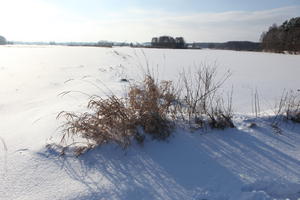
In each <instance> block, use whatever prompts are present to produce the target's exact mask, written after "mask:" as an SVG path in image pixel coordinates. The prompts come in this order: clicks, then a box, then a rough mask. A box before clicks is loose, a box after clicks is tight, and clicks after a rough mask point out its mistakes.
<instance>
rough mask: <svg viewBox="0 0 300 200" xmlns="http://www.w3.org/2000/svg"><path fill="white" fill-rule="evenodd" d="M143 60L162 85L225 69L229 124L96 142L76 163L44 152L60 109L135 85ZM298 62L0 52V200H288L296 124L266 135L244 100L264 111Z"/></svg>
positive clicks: (216, 54)
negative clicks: (205, 68)
mask: <svg viewBox="0 0 300 200" xmlns="http://www.w3.org/2000/svg"><path fill="white" fill-rule="evenodd" d="M147 63H148V65H149V66H150V67H153V68H152V69H153V72H154V73H157V74H158V75H159V77H160V78H161V79H167V80H168V79H171V80H175V79H176V78H177V76H178V72H180V71H181V70H182V69H183V68H185V69H187V68H192V69H193V67H195V66H197V65H201V64H210V65H214V64H216V65H217V66H218V73H219V75H222V73H224V72H226V71H227V70H230V71H231V72H232V76H231V77H230V79H229V80H228V82H226V85H224V94H225V93H226V92H227V91H229V90H230V89H231V87H232V86H233V88H234V89H233V94H234V97H233V103H234V106H235V107H234V108H235V111H236V113H239V114H236V115H235V117H234V123H235V125H236V127H237V128H234V129H226V130H217V131H212V130H199V131H193V132H187V131H186V130H182V129H180V128H178V129H176V130H175V132H174V133H173V134H172V136H171V137H170V138H169V139H168V140H167V141H166V142H165V141H155V140H151V139H148V140H147V141H146V142H145V144H144V145H143V146H139V145H138V144H133V146H131V147H130V148H128V149H126V150H123V149H120V148H119V147H117V146H114V145H105V146H103V147H100V148H97V149H94V150H91V151H89V152H87V153H86V154H85V155H83V156H80V157H78V158H76V157H74V156H72V155H68V154H67V155H66V156H64V157H61V156H59V152H57V151H55V149H52V150H49V149H47V148H45V145H46V144H47V143H49V142H57V141H59V135H60V132H59V130H58V127H59V125H60V123H61V122H60V121H59V120H56V115H57V114H58V113H59V112H60V111H62V110H67V111H78V112H80V111H84V110H85V109H86V108H85V106H86V103H87V99H88V97H87V96H86V95H85V94H84V93H87V94H90V95H91V94H98V95H105V94H107V93H109V92H110V91H109V90H108V88H109V89H110V90H112V91H113V92H114V93H116V94H119V95H122V94H123V87H124V84H126V83H123V82H120V79H121V78H126V79H133V80H136V79H137V78H138V77H139V76H140V75H141V74H142V72H141V66H144V67H145V66H146V65H147ZM299 63H300V57H299V56H294V55H284V54H272V53H258V52H236V51H224V50H223V51H222V50H166V49H132V48H121V47H120V48H93V47H62V46H3V47H2V46H1V47H0V85H1V89H0V121H1V123H0V164H1V165H0V199H5V200H15V199H17V200H27V199H28V200H29V199H49V200H55V199H66V200H71V199H79V200H81V199H82V200H84V199H92V200H93V199H95V200H96V199H97V200H98V199H112V200H120V199H130V200H132V199H133V200H134V199H147V200H148V199H149V200H150V199H151V200H152V199H162V200H168V199H170V200H176V199H178V200H179V199H180V200H181V199H187V200H189V199H191V200H194V199H195V200H204V199H207V200H226V199H228V200H236V199H241V200H264V199H265V200H271V199H291V200H297V199H299V198H300V125H299V124H294V123H292V122H282V123H281V124H279V126H280V128H281V130H282V133H281V134H279V133H277V132H275V131H274V130H273V129H272V128H271V126H270V123H271V121H272V117H271V116H263V117H261V118H259V119H255V118H254V117H253V116H252V113H251V110H252V107H251V99H252V98H253V97H252V93H253V91H254V90H255V89H257V90H258V92H259V95H260V99H261V109H262V111H264V110H270V109H272V108H273V105H274V104H275V102H276V100H278V98H280V96H281V94H282V91H283V89H287V90H289V89H294V90H297V89H299V88H300V79H299V74H300V66H299ZM65 91H73V92H70V93H68V94H67V95H63V93H62V92H65ZM251 123H255V124H256V126H255V127H252V128H251V127H250V124H251Z"/></svg>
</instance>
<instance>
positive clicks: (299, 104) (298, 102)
mask: <svg viewBox="0 0 300 200" xmlns="http://www.w3.org/2000/svg"><path fill="white" fill-rule="evenodd" d="M284 119H287V120H291V121H293V122H296V123H300V95H299V93H297V92H295V91H292V90H291V91H288V92H286V91H283V93H282V96H281V98H280V101H279V103H278V104H277V105H275V117H274V118H273V121H272V124H271V126H272V127H278V125H279V123H280V122H281V121H282V120H284Z"/></svg>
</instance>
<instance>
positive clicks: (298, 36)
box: [261, 17, 300, 53]
mask: <svg viewBox="0 0 300 200" xmlns="http://www.w3.org/2000/svg"><path fill="white" fill-rule="evenodd" d="M261 42H262V48H263V49H264V50H266V51H271V52H278V53H281V52H285V51H287V52H290V53H297V52H298V53H299V52H300V17H296V18H292V19H290V20H287V21H285V22H284V23H283V24H282V25H280V26H277V25H276V24H273V25H272V26H271V27H270V28H269V30H268V31H267V32H264V33H262V35H261Z"/></svg>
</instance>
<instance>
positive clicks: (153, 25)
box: [0, 0, 300, 42]
mask: <svg viewBox="0 0 300 200" xmlns="http://www.w3.org/2000/svg"><path fill="white" fill-rule="evenodd" d="M0 2H1V8H2V11H1V12H0V24H1V27H0V35H4V36H5V37H7V38H8V39H9V40H25V41H98V40H112V41H127V42H129V41H130V42H146V41H150V40H151V37H153V36H159V35H172V36H183V37H185V39H186V40H187V41H189V42H193V41H201V42H207V41H215V42H222V41H228V40H252V41H258V39H259V36H260V34H261V32H262V31H264V30H267V29H268V27H269V26H270V25H271V24H273V23H278V24H280V23H282V22H283V21H284V20H286V19H289V18H291V17H296V16H300V0H252V1H242V0H205V1H204V0H152V1H150V0H26V1H24V0H0ZM3 8H5V9H4V10H3Z"/></svg>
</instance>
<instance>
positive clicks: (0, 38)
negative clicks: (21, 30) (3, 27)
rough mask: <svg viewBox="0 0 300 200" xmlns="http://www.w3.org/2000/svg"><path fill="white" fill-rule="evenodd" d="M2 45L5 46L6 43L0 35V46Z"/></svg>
mask: <svg viewBox="0 0 300 200" xmlns="http://www.w3.org/2000/svg"><path fill="white" fill-rule="evenodd" d="M4 44H7V41H6V39H5V37H3V36H1V35H0V45H4Z"/></svg>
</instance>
